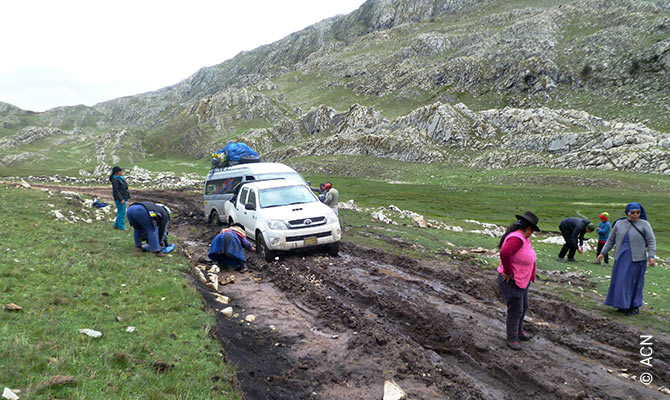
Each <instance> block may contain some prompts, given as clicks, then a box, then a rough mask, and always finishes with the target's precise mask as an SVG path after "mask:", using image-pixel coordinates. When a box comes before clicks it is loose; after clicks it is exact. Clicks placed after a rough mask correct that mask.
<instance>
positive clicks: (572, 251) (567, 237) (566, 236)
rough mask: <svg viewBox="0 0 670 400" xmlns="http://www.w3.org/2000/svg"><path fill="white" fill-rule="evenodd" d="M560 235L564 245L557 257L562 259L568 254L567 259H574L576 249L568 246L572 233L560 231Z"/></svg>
mask: <svg viewBox="0 0 670 400" xmlns="http://www.w3.org/2000/svg"><path fill="white" fill-rule="evenodd" d="M561 235H563V240H565V244H564V245H563V247H562V248H561V252H560V253H558V257H559V258H563V257H565V254H566V253H567V254H568V259H573V258H575V253H576V252H577V249H576V248H574V247H572V246H571V245H570V240H571V238H570V237H571V236H572V231H568V230H563V229H561Z"/></svg>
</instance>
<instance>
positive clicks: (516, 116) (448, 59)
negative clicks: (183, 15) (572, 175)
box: [0, 0, 670, 173]
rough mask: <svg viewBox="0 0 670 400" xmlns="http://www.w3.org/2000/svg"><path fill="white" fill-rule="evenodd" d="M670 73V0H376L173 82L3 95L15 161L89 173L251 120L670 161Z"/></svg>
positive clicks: (375, 135) (375, 149) (293, 135)
mask: <svg viewBox="0 0 670 400" xmlns="http://www.w3.org/2000/svg"><path fill="white" fill-rule="evenodd" d="M213 40H214V39H213ZM669 88H670V1H668V0H658V1H640V0H619V1H615V2H613V1H605V0H576V1H564V0H539V1H530V0H524V1H521V0H516V1H503V0H476V1H471V0H470V1H466V0H368V1H367V2H366V3H365V4H363V5H362V6H361V7H360V8H359V9H358V10H356V11H354V12H353V13H351V14H349V15H345V16H338V17H333V18H330V19H327V20H325V21H322V22H319V23H317V24H315V25H313V26H310V27H308V28H306V29H304V30H302V31H299V32H296V33H294V34H292V35H290V36H288V37H286V38H284V39H282V40H279V41H277V42H275V43H272V44H269V45H266V46H262V47H260V48H258V49H256V50H253V51H250V52H245V53H241V54H239V55H237V56H236V57H234V58H233V59H231V60H228V61H226V62H224V63H222V64H220V65H217V66H214V67H210V68H203V69H201V70H200V71H198V72H197V73H195V74H194V75H193V76H191V77H189V78H187V79H185V80H184V81H182V82H179V83H178V84H176V85H173V86H170V87H166V88H164V89H161V90H158V91H156V92H151V93H146V94H142V95H138V96H132V97H125V98H120V99H116V100H112V101H108V102H105V103H101V104H97V105H96V106H94V107H85V106H78V107H63V108H57V109H53V110H49V111H47V112H45V113H30V112H27V111H23V110H19V109H17V108H15V107H13V106H10V105H6V104H4V103H0V137H4V138H3V139H0V164H1V165H4V166H5V168H12V167H17V166H18V167H21V166H26V165H27V164H31V163H33V164H34V161H36V160H39V161H40V162H39V164H40V165H58V164H59V163H60V162H62V160H63V159H68V160H69V161H70V162H73V163H74V164H76V165H73V166H72V168H73V170H78V169H84V170H85V171H87V173H90V172H92V171H93V170H94V169H95V168H96V167H99V166H100V165H108V164H112V163H115V162H124V163H138V164H140V165H141V164H142V160H144V159H145V157H148V159H151V160H156V159H159V160H160V159H172V158H174V159H189V158H190V159H193V158H202V157H205V156H206V155H207V154H208V153H209V152H211V151H212V149H215V148H218V146H221V145H222V144H225V142H227V141H228V140H230V139H235V138H240V137H241V138H243V139H244V140H245V141H248V142H252V143H254V144H255V145H256V146H257V147H258V148H259V149H260V150H261V152H262V153H263V154H264V155H265V157H266V158H269V159H283V158H286V157H292V156H298V155H307V154H311V155H318V154H321V153H322V152H324V153H327V154H333V153H336V154H337V153H340V154H364V155H373V156H379V157H390V158H395V159H400V160H414V161H425V162H442V163H447V162H448V163H454V164H459V165H468V166H472V167H477V168H504V167H511V166H522V165H534V166H548V167H558V168H601V169H622V170H635V171H642V172H654V173H667V172H668V165H669V164H670V161H668V147H669V142H668V135H667V132H670V89H669ZM119 132H124V133H123V139H121V141H117V140H116V139H114V140H111V139H109V138H110V137H114V138H118V137H119V136H118V135H119ZM68 152H73V154H76V157H69V158H68Z"/></svg>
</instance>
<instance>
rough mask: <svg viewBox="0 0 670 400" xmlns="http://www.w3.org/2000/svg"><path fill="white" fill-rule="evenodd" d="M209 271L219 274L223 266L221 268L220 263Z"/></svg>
mask: <svg viewBox="0 0 670 400" xmlns="http://www.w3.org/2000/svg"><path fill="white" fill-rule="evenodd" d="M207 272H209V273H210V274H218V273H219V272H221V268H219V266H218V265H214V266H212V268H210V269H209V271H207Z"/></svg>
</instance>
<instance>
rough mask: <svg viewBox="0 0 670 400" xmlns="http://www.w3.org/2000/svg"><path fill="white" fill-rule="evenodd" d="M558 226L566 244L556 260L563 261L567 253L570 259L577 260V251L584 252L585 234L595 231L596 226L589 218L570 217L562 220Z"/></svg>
mask: <svg viewBox="0 0 670 400" xmlns="http://www.w3.org/2000/svg"><path fill="white" fill-rule="evenodd" d="M558 228H559V229H560V230H561V234H562V235H563V239H564V240H565V244H564V245H563V248H561V251H560V253H558V258H557V259H556V260H557V261H559V262H563V257H565V255H566V254H567V255H568V261H576V260H575V253H576V252H579V254H582V253H583V252H584V234H586V233H587V232H593V230H594V229H595V226H593V224H592V223H591V221H589V219H588V218H578V217H570V218H566V219H564V220H563V221H561V223H560V224H559V225H558Z"/></svg>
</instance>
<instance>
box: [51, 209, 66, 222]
mask: <svg viewBox="0 0 670 400" xmlns="http://www.w3.org/2000/svg"><path fill="white" fill-rule="evenodd" d="M53 213H54V215H55V216H56V219H59V220H61V219H63V218H65V215H63V213H62V212H60V210H54V211H53Z"/></svg>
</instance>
